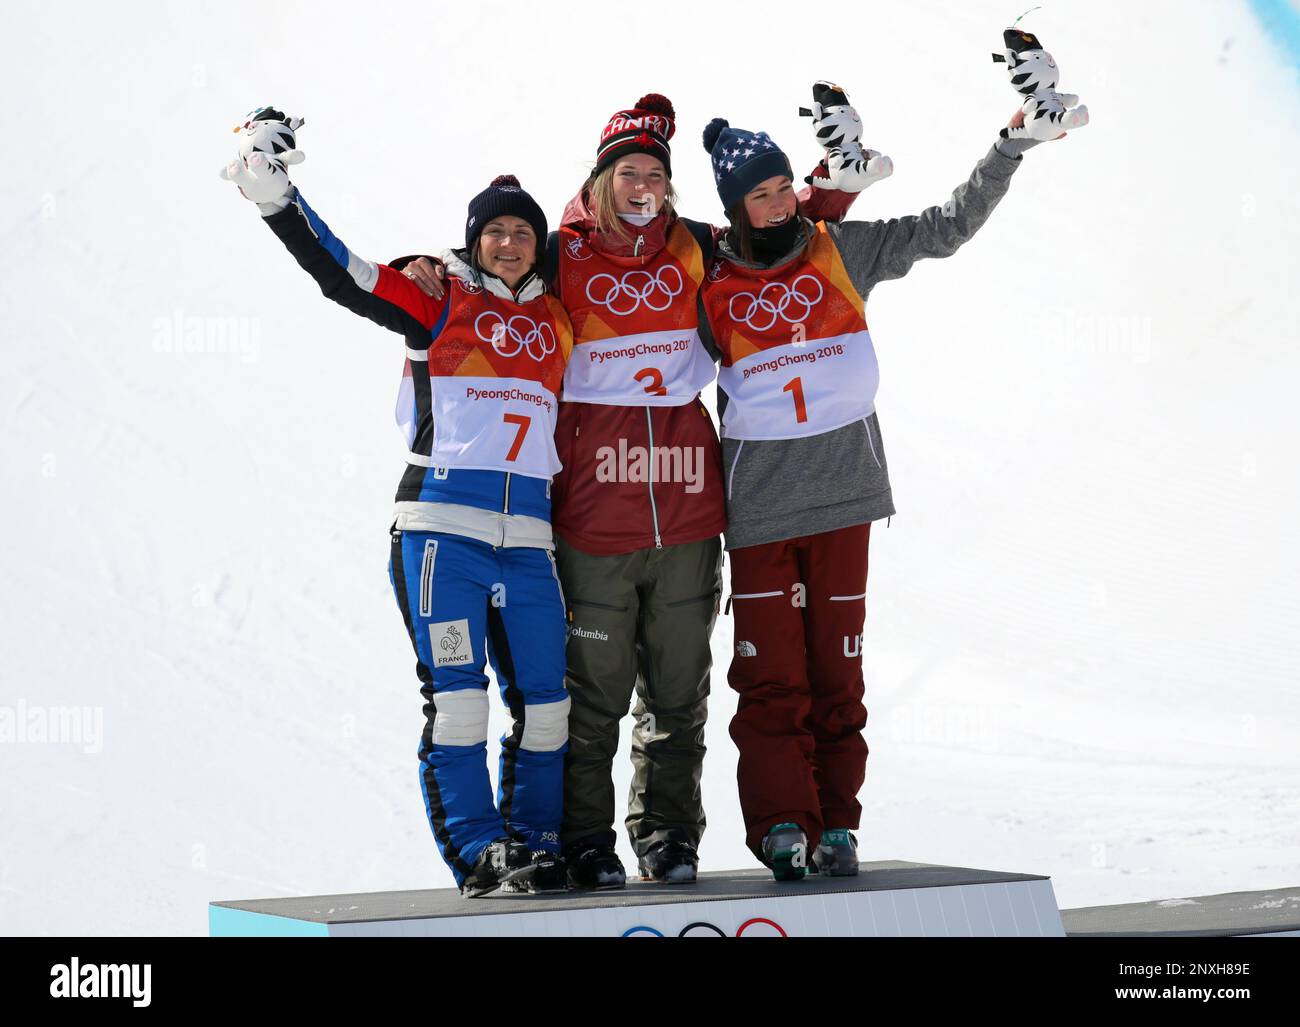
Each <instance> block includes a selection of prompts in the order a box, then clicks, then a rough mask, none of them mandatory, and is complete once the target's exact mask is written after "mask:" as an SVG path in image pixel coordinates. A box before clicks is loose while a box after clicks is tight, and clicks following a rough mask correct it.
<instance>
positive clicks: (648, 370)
mask: <svg viewBox="0 0 1300 1027" xmlns="http://www.w3.org/2000/svg"><path fill="white" fill-rule="evenodd" d="M632 377H633V378H635V379H636V380H637V381H639V382H648V384H647V385H646V387H645V391H646V393H647V394H648V395H651V396H666V395H668V390H667V389H666V388H664V374H663V372H662V371H660V370H659V368H657V367H645V368H642V369H641V370H640V371H638V372H637V373H636V374H634V375H633V376H632Z"/></svg>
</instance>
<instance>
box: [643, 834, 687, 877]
mask: <svg viewBox="0 0 1300 1027" xmlns="http://www.w3.org/2000/svg"><path fill="white" fill-rule="evenodd" d="M637 862H638V867H639V869H640V871H641V880H643V881H654V882H655V883H656V884H694V883H695V877H696V868H697V867H698V866H699V864H700V857H699V855H698V854H697V853H696V851H695V846H694V845H692V844H691V843H690V842H688V841H687V840H686V837H685V835H682V834H679V833H678V832H676V831H674V832H672V833H671V834H669V836H668V837H667V838H665V839H664V840H663V841H660V842H655V844H654V845H652V846H650V848H649V849H648V850H646V853H645V855H644V856H642V857H641V858H640V859H639V860H638V861H637Z"/></svg>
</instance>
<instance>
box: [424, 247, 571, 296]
mask: <svg viewBox="0 0 1300 1027" xmlns="http://www.w3.org/2000/svg"><path fill="white" fill-rule="evenodd" d="M468 258H469V251H468V250H444V251H443V253H442V257H441V260H442V263H443V266H444V267H446V269H447V274H449V275H451V276H453V277H455V278H459V279H460V280H461V281H462V282H469V284H470V285H475V286H478V287H479V288H480V289H483V290H484V291H485V292H490V293H491V294H492V295H493V296H499V297H500V298H501V299H503V300H510V301H511V302H513V303H527V302H528V301H529V300H535V299H537V297H538V296H540V295H541V294H542V293H543V292H545V291H546V283H545V282H544V281H543V280H542V276H541V275H539V274H538V273H537V272H536V271H530V272H529V273H528V274H527V275H526V276H525V277H524V279H523V281H521V282H520V283H519V285H518V287H517V288H515V289H511V288H510V286H508V285H506V283H505V282H504V281H502V280H501V279H500V278H498V277H497V276H496V275H494V274H491V273H490V272H488V271H484V270H482V269H480V268H475V267H474V266H473V265H471V264H470V262H469V259H468Z"/></svg>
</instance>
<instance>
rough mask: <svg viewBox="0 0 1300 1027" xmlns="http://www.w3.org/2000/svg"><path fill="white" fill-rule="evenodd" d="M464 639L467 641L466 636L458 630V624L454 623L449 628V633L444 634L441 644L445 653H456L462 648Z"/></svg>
mask: <svg viewBox="0 0 1300 1027" xmlns="http://www.w3.org/2000/svg"><path fill="white" fill-rule="evenodd" d="M463 641H465V636H464V635H462V634H461V633H460V632H459V631H457V630H456V625H455V624H453V625H451V626H450V627H449V628H447V633H446V634H445V635H443V636H442V641H441V642H440V643H439V645H441V646H442V651H443V652H444V653H454V652H455V651H456V650H457V649H459V648H460V644H461V643H462V642H463Z"/></svg>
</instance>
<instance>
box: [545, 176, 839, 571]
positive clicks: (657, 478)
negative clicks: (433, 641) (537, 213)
mask: <svg viewBox="0 0 1300 1027" xmlns="http://www.w3.org/2000/svg"><path fill="white" fill-rule="evenodd" d="M855 199H857V194H856V193H842V192H837V191H834V190H829V189H813V188H811V187H807V188H805V189H804V190H803V191H801V192H800V193H799V202H800V206H801V209H802V210H803V212H804V214H805V215H806V216H808V217H810V218H811V219H812V220H814V221H839V220H841V219H842V218H843V217H844V215H845V213H846V212H847V211H848V209H849V207H850V206H851V205H852V203H853V201H854V200H855ZM561 225H562V226H563V227H566V228H571V229H573V230H575V231H577V232H579V233H581V234H582V236H583V238H584V239H585V240H586V242H587V244H588V245H590V246H591V247H593V248H594V249H598V250H602V251H604V252H606V253H609V254H612V255H614V256H618V257H623V258H627V257H631V256H632V255H633V253H635V254H636V255H637V256H639V257H640V258H641V259H642V260H643V261H645V262H646V263H649V262H650V261H651V260H652V259H653V258H654V257H655V256H656V255H657V254H658V253H659V251H660V250H661V249H662V248H663V247H664V245H665V240H666V238H667V235H668V231H669V229H670V228H671V220H670V218H669V216H668V215H664V214H661V215H660V216H659V217H658V218H656V219H655V220H654V221H652V222H651V223H650V224H649V225H646V226H645V227H644V228H641V229H638V228H635V227H632V226H628V227H629V231H630V232H631V234H632V243H631V244H628V243H623V242H622V241H621V240H619V239H617V238H612V237H608V236H606V235H604V234H602V233H600V232H597V231H596V223H595V216H594V215H593V214H592V212H591V211H590V210H589V209H588V207H587V204H586V200H585V197H584V196H583V195H582V194H581V193H579V195H577V196H575V197H574V198H573V199H572V200H570V201H569V203H568V205H567V206H566V207H565V209H564V215H563V217H562V218H561ZM725 231H726V229H725V228H713V229H712V237H713V241H716V240H717V239H718V238H720V237H721V236H722V235H723V234H724V233H725ZM638 236H639V237H640V238H639V239H638ZM712 257H713V254H712V253H705V254H704V263H705V265H706V266H707V265H708V262H709V261H710V260H711V259H712ZM547 271H548V274H551V275H554V274H556V272H557V269H556V268H554V267H550V268H548V269H547ZM561 299H563V297H561ZM555 435H556V437H555V447H556V450H557V452H558V453H559V456H560V461H561V463H563V464H564V469H563V470H562V471H561V472H560V473H559V474H558V475H557V476H556V477H555V481H554V484H553V485H552V488H551V501H552V506H551V522H552V525H553V526H554V529H555V532H556V534H558V535H559V536H560V537H561V538H563V539H564V540H565V541H566V542H568V543H569V544H570V545H572V546H573V547H574V548H576V549H580V550H582V551H583V552H585V553H591V554H593V555H596V556H612V555H615V554H619V553H630V552H635V551H636V550H638V549H645V548H648V547H660V546H675V545H681V544H683V543H686V542H698V541H701V540H703V539H708V538H713V537H715V536H717V535H720V534H721V533H722V532H723V530H725V528H726V526H727V515H726V498H725V496H724V493H723V474H722V449H721V446H720V445H719V443H718V433H717V430H716V429H715V428H714V425H713V419H712V417H710V415H709V412H708V409H707V408H706V407H705V406H704V404H703V403H702V402H700V400H699V398H698V397H696V399H695V400H694V401H693V402H690V403H687V404H685V405H683V406H677V407H662V406H656V407H651V406H608V405H605V404H598V403H565V402H561V404H560V411H559V423H558V425H557V427H556V431H555ZM638 452H640V453H648V454H653V456H652V457H651V459H652V460H653V461H654V463H655V464H656V467H655V470H656V472H660V473H656V474H654V475H653V476H651V475H649V474H638V473H637V470H638V468H637V466H636V464H635V463H634V462H633V458H632V457H633V454H636V453H638ZM665 453H666V454H668V457H666V456H665ZM665 464H668V466H665ZM611 469H616V470H618V471H620V472H623V473H617V474H611V473H610V471H611ZM646 470H647V471H649V470H650V468H648V467H647V468H646ZM663 471H669V472H674V473H668V474H667V480H663V476H662V473H661V472H663ZM627 472H631V473H627ZM650 477H653V478H654V480H648V479H649V478H650Z"/></svg>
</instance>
